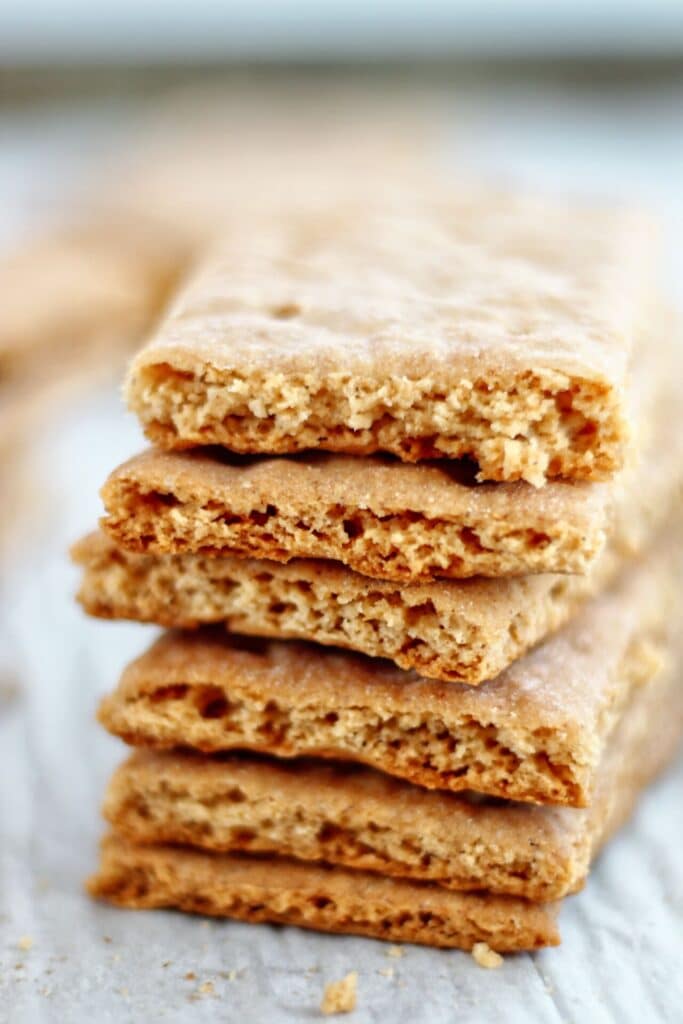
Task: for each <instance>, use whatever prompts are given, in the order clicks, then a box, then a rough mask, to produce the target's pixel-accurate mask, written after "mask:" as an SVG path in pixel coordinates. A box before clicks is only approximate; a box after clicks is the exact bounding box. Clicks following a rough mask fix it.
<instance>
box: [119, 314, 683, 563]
mask: <svg viewBox="0 0 683 1024" xmlns="http://www.w3.org/2000/svg"><path fill="white" fill-rule="evenodd" d="M666 323H667V324H668V325H669V326H671V325H672V320H671V318H667V319H666ZM657 336H658V337H659V333H658V334H657ZM667 345H670V343H669V342H668V341H667V340H666V339H665V332H664V331H662V339H661V344H660V349H666V347H667ZM652 362H653V363H655V364H656V366H651V365H649V364H648V365H647V366H639V368H638V385H639V390H638V400H637V403H636V404H637V407H638V419H639V423H640V428H639V440H640V446H639V448H640V450H639V452H638V453H637V455H636V453H635V452H634V455H633V458H632V460H631V461H630V463H629V465H628V467H627V468H626V469H625V470H624V471H623V472H622V473H621V474H620V475H619V477H618V478H617V479H615V480H613V481H610V482H609V483H605V484H581V483H569V482H566V481H550V482H549V483H548V484H547V485H546V486H545V487H542V488H535V487H532V486H531V485H529V484H527V483H525V482H517V483H508V484H486V483H484V484H478V483H476V482H475V480H474V469H473V467H472V465H471V464H468V463H466V462H464V463H463V462H453V461H450V462H449V461H446V460H441V461H439V462H436V463H434V462H433V463H429V464H423V465H420V466H411V465H406V464H405V463H402V462H399V461H396V460H395V459H391V458H390V459H387V458H383V457H380V456H365V457H362V456H346V455H329V454H323V453H320V452H318V453H315V454H314V453H307V454H304V455H300V456H297V457H295V458H287V457H283V456H280V457H276V458H268V457H258V456H257V457H253V458H249V457H239V456H232V455H230V454H229V453H227V452H225V451H224V450H221V449H217V448H213V449H210V450H209V451H206V450H204V451H194V452H163V451H159V450H157V449H149V450H147V451H146V452H143V453H141V454H140V455H137V456H135V457H134V458H132V459H130V460H129V461H128V462H126V463H124V464H123V465H122V466H120V467H119V468H118V469H116V470H115V471H114V472H113V473H112V474H111V475H110V477H109V479H108V480H107V482H106V484H105V486H104V487H103V489H102V497H103V500H104V503H105V508H106V511H107V515H106V516H105V518H104V519H103V520H102V526H103V528H104V529H105V530H106V531H107V532H108V533H109V534H110V536H112V537H113V538H114V540H116V541H117V543H118V544H121V545H122V546H123V547H125V548H127V549H128V550H132V551H153V552H156V553H160V554H165V553H174V554H177V553H187V552H197V553H201V554H210V555H221V554H223V555H225V554H236V555H239V556H241V557H247V556H251V557H257V558H266V559H269V560H275V561H279V562H287V561H290V560H291V559H293V558H326V559H334V560H336V561H338V562H341V563H342V564H344V565H346V566H348V567H349V568H351V569H353V570H354V571H356V572H360V573H362V574H363V575H366V576H370V577H373V578H375V579H386V580H393V581H396V582H403V583H418V582H430V581H431V580H433V579H434V578H437V577H451V578H467V577H470V576H477V575H481V576H491V577H501V576H509V575H522V574H525V573H538V572H576V573H585V572H586V571H587V570H588V569H589V567H590V565H591V563H592V562H593V561H594V560H595V558H596V557H597V555H598V554H599V552H600V551H601V550H602V548H603V547H604V544H605V541H606V538H607V537H608V536H609V539H610V542H611V544H612V545H613V547H615V548H618V549H619V550H621V551H622V552H624V553H633V552H635V551H637V550H639V548H640V547H642V546H643V544H644V543H645V542H646V540H647V538H648V535H649V534H651V533H652V532H653V531H654V529H655V527H656V526H657V525H658V524H659V523H661V522H662V521H663V520H664V519H665V518H666V516H667V515H668V512H669V510H670V508H671V507H672V505H673V504H675V503H677V501H678V500H679V498H680V495H681V491H682V490H683V422H681V421H682V416H683V414H682V413H681V409H680V402H679V396H678V389H677V387H676V386H672V384H673V382H677V381H678V364H679V363H680V359H678V360H675V359H674V355H673V352H672V354H671V357H670V358H664V357H663V356H662V355H661V353H660V355H659V357H658V359H656V360H653V361H652ZM674 424H681V429H676V430H674V429H673V425H674Z"/></svg>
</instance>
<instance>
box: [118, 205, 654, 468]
mask: <svg viewBox="0 0 683 1024" xmlns="http://www.w3.org/2000/svg"><path fill="white" fill-rule="evenodd" d="M654 237H655V233H654V232H653V230H652V226H651V224H650V223H649V222H647V221H646V220H645V219H644V218H642V217H641V216H639V215H637V214H635V213H631V212H629V211H626V210H622V209H607V208H599V207H588V206H583V205H580V204H571V203H567V202H563V201H552V200H550V199H546V198H540V197H534V196H526V195H522V194H519V195H518V194H514V193H504V192H493V191H491V190H488V189H477V188H476V187H471V188H461V189H459V190H458V189H456V188H446V189H439V188H438V187H434V188H429V189H425V190H424V191H420V190H417V191H416V192H415V194H414V195H410V194H407V195H404V196H402V197H401V199H400V200H399V201H394V202H392V201H391V199H388V200H387V201H386V202H385V203H382V202H381V201H377V200H374V201H369V202H367V203H360V204H359V203H358V202H354V201H352V202H347V203H345V202H344V201H343V199H342V200H340V199H339V198H338V199H337V201H335V202H332V203H330V204H329V206H328V207H327V208H326V209H325V208H321V209H318V210H316V211H315V212H313V213H310V212H309V213H306V212H305V211H299V212H295V213H293V214H292V215H291V216H286V215H284V214H283V215H281V216H279V217H278V216H273V217H271V218H269V219H268V221H267V223H260V222H259V223H256V222H250V220H249V218H245V223H243V224H242V225H238V224H235V225H234V226H233V227H232V228H231V230H230V231H229V232H228V233H227V235H226V238H225V239H224V241H223V243H222V244H221V245H220V246H219V247H218V249H217V250H216V251H215V252H214V253H213V254H212V255H210V256H209V257H208V258H207V260H206V263H205V265H204V266H203V268H201V269H200V270H199V271H198V273H197V274H196V276H195V277H194V278H193V280H192V281H191V282H190V283H189V284H188V286H187V288H186V289H185V290H184V291H183V292H182V293H181V294H180V296H179V297H178V298H177V300H176V302H175V304H174V307H173V309H172V310H171V312H170V314H169V316H168V317H167V319H166V321H165V322H164V323H163V324H162V325H161V326H160V328H159V330H158V332H157V333H156V335H155V336H154V337H153V338H152V339H151V341H150V342H149V344H148V345H147V346H146V347H145V348H144V349H143V350H142V352H141V353H140V354H139V355H138V356H137V358H136V359H135V360H134V362H133V364H132V367H131V371H130V374H129V378H128V383H127V387H126V393H127V398H128V402H129V405H130V407H131V408H132V409H133V410H134V411H135V412H136V413H137V415H138V417H139V418H140V421H141V423H142V425H143V428H144V429H145V431H146V433H147V435H148V436H149V438H150V439H151V440H152V441H154V442H155V443H156V444H159V445H161V446H162V447H165V448H183V447H188V446H195V445H206V444H220V445H223V446H225V447H227V448H229V449H231V450H233V451H236V452H242V453H255V452H256V453H277V454H282V453H287V452H294V451H301V450H305V449H312V448H317V449H325V450H329V451H336V452H347V453H353V454H370V453H373V452H377V451H388V452H392V453H393V454H394V455H397V456H398V457H399V458H400V459H402V460H404V461H415V460H418V459H424V458H438V457H444V456H445V457H448V458H461V457H463V456H467V457H470V458H472V459H474V460H475V461H476V463H477V465H478V467H479V477H480V479H482V480H497V481H503V480H519V479H525V480H528V481H529V482H531V483H533V484H537V485H540V484H542V483H544V482H545V480H546V479H549V478H553V477H565V478H570V479H584V480H596V479H605V478H607V477H609V476H611V475H612V474H613V473H614V472H616V471H617V470H618V469H619V468H620V467H621V466H622V465H623V463H624V457H625V452H626V445H627V439H628V433H629V425H628V397H627V393H628V387H629V364H630V360H631V357H632V353H633V349H634V347H635V344H636V339H637V337H638V336H639V333H640V331H641V329H642V328H643V327H644V325H645V323H646V321H647V319H648V317H649V312H650V307H651V303H652V282H653V278H654V273H653V271H654V269H655V264H656V259H655V252H656V245H655V242H654Z"/></svg>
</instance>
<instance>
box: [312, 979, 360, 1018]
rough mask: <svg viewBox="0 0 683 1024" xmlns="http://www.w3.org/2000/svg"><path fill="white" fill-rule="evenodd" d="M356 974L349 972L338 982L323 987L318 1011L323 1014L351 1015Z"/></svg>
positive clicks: (354, 998)
mask: <svg viewBox="0 0 683 1024" xmlns="http://www.w3.org/2000/svg"><path fill="white" fill-rule="evenodd" d="M357 986H358V972H357V971H349V973H348V974H347V975H346V977H344V978H340V979H339V981H331V982H330V983H329V985H326V986H325V991H324V993H323V999H322V1002H321V1004H320V1011H321V1013H324V1014H333V1013H351V1011H352V1010H355V1009H356V989H357Z"/></svg>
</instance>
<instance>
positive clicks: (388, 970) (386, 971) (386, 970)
mask: <svg viewBox="0 0 683 1024" xmlns="http://www.w3.org/2000/svg"><path fill="white" fill-rule="evenodd" d="M377 973H378V974H381V975H382V977H383V978H393V976H394V968H393V967H380V969H379V970H378V971H377Z"/></svg>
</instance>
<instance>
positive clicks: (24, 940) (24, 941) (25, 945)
mask: <svg viewBox="0 0 683 1024" xmlns="http://www.w3.org/2000/svg"><path fill="white" fill-rule="evenodd" d="M17 946H18V947H19V949H23V950H24V952H25V953H27V952H28V951H29V949H32V948H33V939H32V938H31V936H30V935H22V936H21V938H20V939H19V941H18V942H17Z"/></svg>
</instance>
